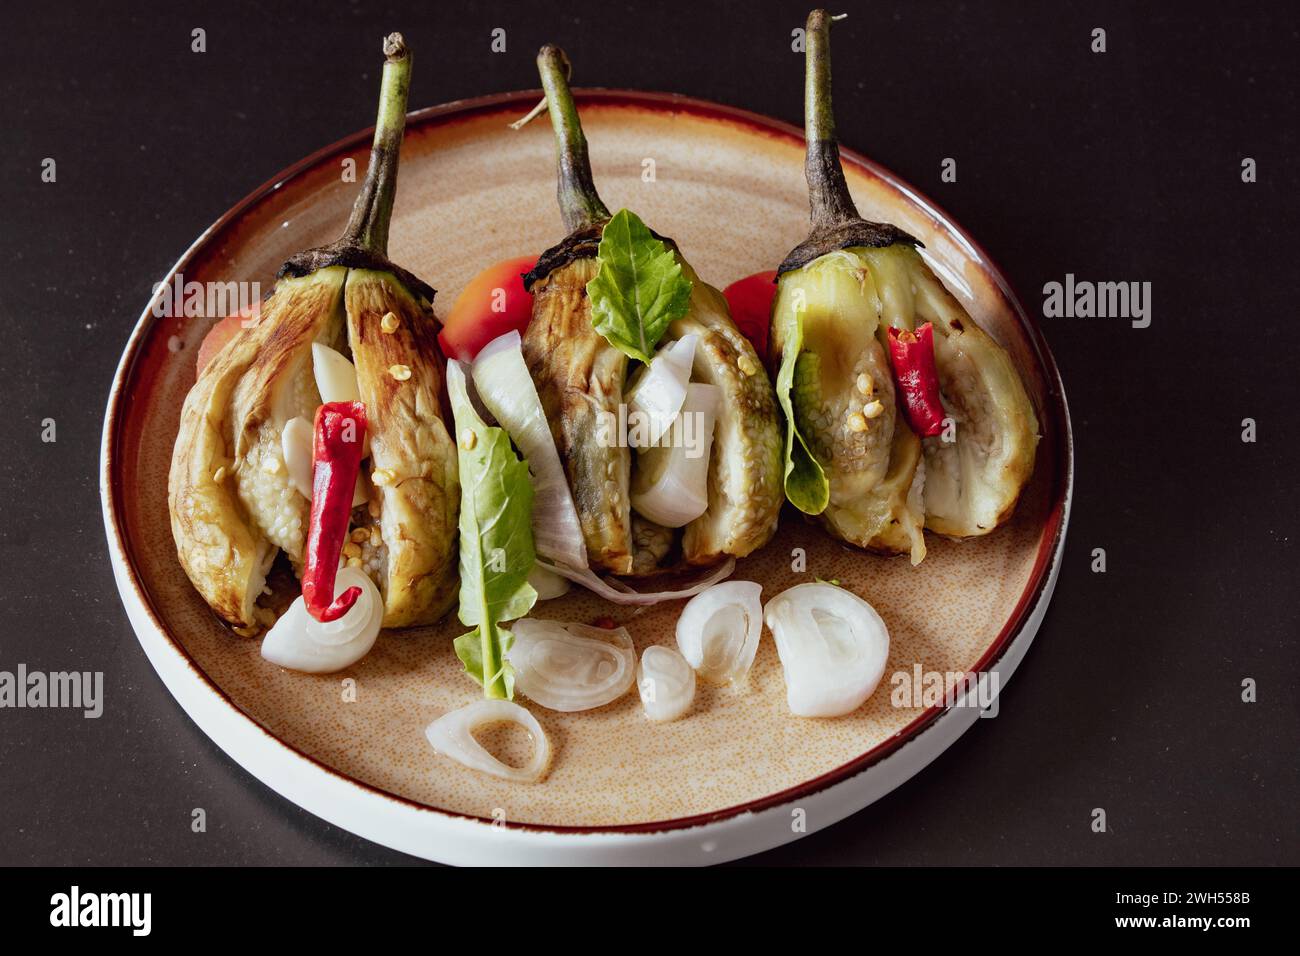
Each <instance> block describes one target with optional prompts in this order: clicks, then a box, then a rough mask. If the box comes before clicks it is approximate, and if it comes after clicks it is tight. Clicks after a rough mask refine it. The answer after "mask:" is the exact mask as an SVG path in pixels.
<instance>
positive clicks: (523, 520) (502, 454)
mask: <svg viewBox="0 0 1300 956" xmlns="http://www.w3.org/2000/svg"><path fill="white" fill-rule="evenodd" d="M447 392H448V394H449V395H450V397H451V410H452V415H453V417H454V418H455V423H456V437H457V441H456V454H457V459H458V461H459V463H460V610H459V614H460V621H461V623H462V624H468V625H470V626H472V627H473V628H474V630H472V631H470V632H469V633H467V634H462V635H461V636H460V637H458V638H456V640H455V648H456V656H457V657H459V658H460V660H461V663H463V664H464V665H465V673H467V674H469V676H470V677H472V678H474V680H475V681H477V682H478V683H479V684H481V685H482V686H483V696H484V697H500V698H505V699H506V700H511V699H513V697H514V692H515V675H514V670H513V668H511V666H510V662H509V661H508V660H506V656H505V655H506V651H508V650H509V649H510V645H511V643H512V642H513V640H514V639H513V637H512V636H511V634H510V632H509V631H507V630H505V629H503V628H501V627H499V626H498V624H499V623H500V622H501V621H513V620H514V619H515V618H518V617H523V615H525V614H527V613H528V611H529V609H530V608H532V606H533V604H534V602H535V601H536V600H537V592H536V591H534V590H533V588H532V585H530V584H529V583H528V573H529V572H530V571H531V570H532V569H533V563H534V562H535V561H536V558H537V555H536V553H535V552H534V550H533V527H532V520H533V482H532V478H531V477H530V476H529V474H528V463H527V462H525V461H522V460H520V458H519V456H518V455H516V454H515V450H514V448H513V447H511V445H510V436H509V435H507V434H506V433H505V432H504V431H503V430H502V429H500V428H492V427H490V426H488V425H487V424H486V423H484V421H483V419H481V418H479V416H478V413H477V412H476V411H475V410H474V406H473V405H471V404H470V401H469V395H468V394H467V392H466V389H465V374H464V372H463V371H461V368H460V365H459V364H458V363H456V362H450V363H448V366H447ZM466 446H468V447H466Z"/></svg>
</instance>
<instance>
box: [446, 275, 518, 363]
mask: <svg viewBox="0 0 1300 956" xmlns="http://www.w3.org/2000/svg"><path fill="white" fill-rule="evenodd" d="M535 265H537V257H536V256H519V257H518V258H515V259H505V260H503V261H502V262H498V263H496V264H495V265H491V266H488V267H487V268H486V269H484V270H483V271H482V272H480V273H479V274H478V275H476V276H475V277H474V278H473V279H471V280H470V282H469V285H467V286H465V291H464V292H462V293H461V294H460V298H458V299H457V300H456V303H455V305H453V306H452V307H451V312H450V313H449V314H448V315H447V320H446V321H445V322H444V323H443V325H442V331H441V332H439V333H438V344H439V345H441V346H442V352H443V354H444V355H446V356H447V358H454V359H460V360H461V361H462V362H469V361H472V360H473V358H474V356H476V355H478V353H479V349H481V348H483V346H485V345H487V344H488V343H489V342H491V341H492V340H493V339H495V338H498V337H499V336H502V335H505V334H506V333H507V332H509V331H511V330H514V331H517V332H518V333H519V334H520V335H522V334H523V332H524V329H526V328H527V327H528V320H529V319H531V318H532V317H533V297H532V295H530V294H529V293H528V292H527V291H526V290H525V289H524V280H523V274H524V273H525V272H528V271H529V270H531V269H532V268H533V266H535Z"/></svg>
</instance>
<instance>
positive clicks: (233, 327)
mask: <svg viewBox="0 0 1300 956" xmlns="http://www.w3.org/2000/svg"><path fill="white" fill-rule="evenodd" d="M261 312H262V303H261V302H255V303H253V304H252V305H250V306H248V307H247V308H245V309H240V310H239V311H238V312H236V313H234V314H233V315H228V316H226V317H225V318H224V319H221V320H220V321H219V322H217V324H216V325H214V326H213V327H212V328H210V329H209V330H208V334H207V335H205V336H203V341H202V343H200V345H199V354H198V357H197V358H196V359H195V362H194V366H195V368H194V371H195V373H196V374H198V375H202V374H203V370H204V369H205V368H207V367H208V363H209V362H211V361H212V359H213V357H215V356H216V354H217V353H218V352H220V351H221V350H222V349H223V348H224V347H225V345H226V343H227V342H229V341H230V340H231V339H233V338H234V337H235V336H236V335H238V334H239V331H240V329H243V328H245V327H246V326H245V322H247V323H248V324H249V325H256V324H257V317H258V316H259V315H260V314H261Z"/></svg>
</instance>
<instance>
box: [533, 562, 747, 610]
mask: <svg viewBox="0 0 1300 956" xmlns="http://www.w3.org/2000/svg"><path fill="white" fill-rule="evenodd" d="M537 564H538V566H540V567H543V568H545V569H546V570H548V571H552V572H554V573H555V574H558V575H559V576H560V577H562V578H567V579H568V580H570V581H572V582H573V583H574V584H581V585H582V586H583V587H584V588H586V589H587V590H589V591H591V592H593V593H595V594H599V595H600V596H601V597H603V598H604V599H605V600H607V601H612V602H613V603H615V604H625V605H635V606H645V605H649V604H659V603H661V602H663V601H680V600H681V599H682V598H688V597H694V596H695V595H697V594H699V593H700V592H701V591H703V590H705V589H706V588H710V587H712V586H713V585H715V584H717V583H718V582H719V581H722V580H725V579H726V578H727V577H728V576H729V575H730V574H731V572H732V571H734V570H736V559H735V558H731V557H729V558H727V560H725V561H723V562H722V563H721V564H719V565H718V566H717V567H716V568H714V569H712V570H711V571H709V572H708V573H707V574H706V575H705V576H704V577H702V578H701V579H700V580H698V581H696V582H695V583H694V584H690V585H687V586H686V587H684V588H681V589H680V590H677V591H634V590H632V588H631V587H629V586H628V585H627V584H624V583H623V582H622V581H620V580H619V579H618V578H602V577H599V576H598V575H597V574H596V573H595V572H593V571H592V570H591V569H590V568H582V569H581V570H579V569H577V568H569V567H565V566H564V565H562V564H548V563H547V562H545V561H543V560H542V559H541V558H538V559H537Z"/></svg>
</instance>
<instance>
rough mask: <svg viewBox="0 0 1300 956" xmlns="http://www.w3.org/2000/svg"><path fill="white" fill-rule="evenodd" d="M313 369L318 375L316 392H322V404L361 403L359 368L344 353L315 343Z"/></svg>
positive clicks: (312, 347) (312, 346)
mask: <svg viewBox="0 0 1300 956" xmlns="http://www.w3.org/2000/svg"><path fill="white" fill-rule="evenodd" d="M311 368H312V372H313V373H315V375H316V391H318V392H320V400H321V403H322V404H325V403H327V402H359V401H361V390H360V388H359V387H358V386H357V368H356V366H355V365H353V364H352V363H351V362H349V361H348V359H347V356H345V355H344V354H343V353H342V352H339V351H337V350H336V349H332V348H330V347H329V346H328V345H322V344H321V343H320V342H313V343H312V344H311Z"/></svg>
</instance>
